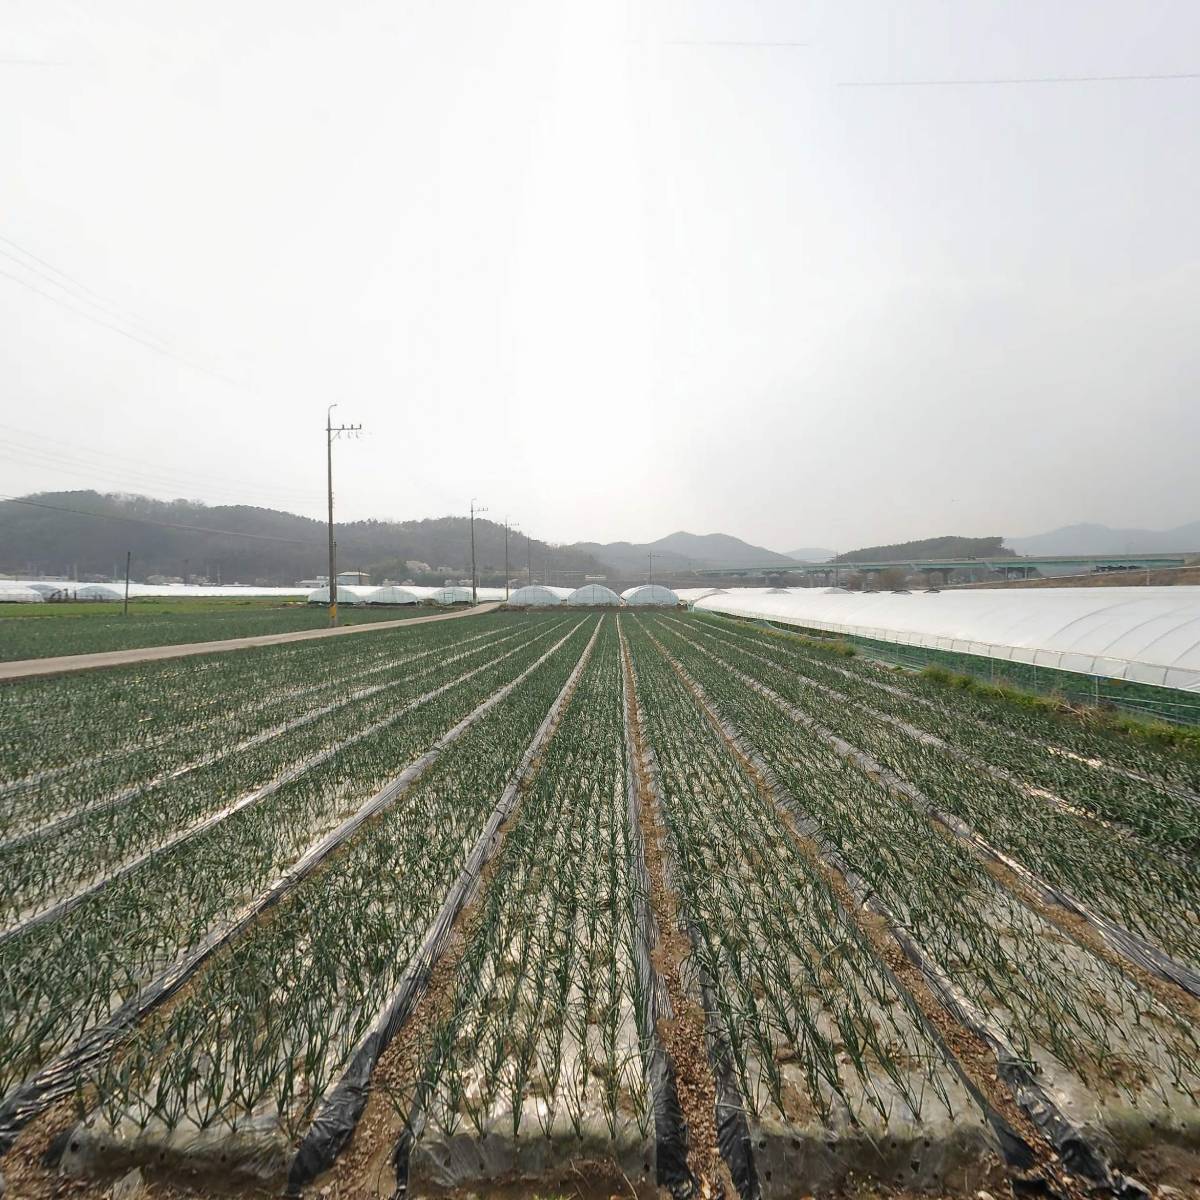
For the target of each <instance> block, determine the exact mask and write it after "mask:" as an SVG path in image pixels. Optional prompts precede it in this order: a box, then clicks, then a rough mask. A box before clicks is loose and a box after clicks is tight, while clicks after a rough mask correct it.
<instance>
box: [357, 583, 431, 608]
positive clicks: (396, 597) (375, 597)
mask: <svg viewBox="0 0 1200 1200" xmlns="http://www.w3.org/2000/svg"><path fill="white" fill-rule="evenodd" d="M341 590H342V589H341V586H340V585H339V586H338V592H339V594H340V593H341ZM425 590H426V589H421V590H420V591H418V589H416V588H406V587H398V586H396V585H395V584H387V585H386V586H384V587H377V588H372V589H371V594H370V595H369V596H368V597H367V603H368V604H420V603H421V601H422V600H424V599H425V595H424V592H425Z"/></svg>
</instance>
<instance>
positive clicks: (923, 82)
mask: <svg viewBox="0 0 1200 1200" xmlns="http://www.w3.org/2000/svg"><path fill="white" fill-rule="evenodd" d="M1171 79H1200V71H1195V72H1187V73H1181V74H1176V75H1041V76H1031V77H1030V78H1027V79H1015V78H1014V79H855V80H848V81H846V82H843V83H839V84H838V87H858V88H885V87H984V86H992V85H996V84H1008V83H1142V82H1147V81H1151V80H1171Z"/></svg>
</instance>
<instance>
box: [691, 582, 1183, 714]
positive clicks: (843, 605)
mask: <svg viewBox="0 0 1200 1200" xmlns="http://www.w3.org/2000/svg"><path fill="white" fill-rule="evenodd" d="M695 608H696V610H697V611H700V612H718V613H726V614H728V615H730V616H740V617H756V618H760V619H766V620H771V621H779V622H782V623H784V624H788V625H798V626H803V627H806V628H810V629H821V630H828V631H829V632H832V633H847V634H853V635H856V636H858V637H867V638H873V639H876V640H878V641H884V642H898V643H902V644H906V645H913V646H925V647H929V648H932V649H937V650H952V651H956V652H959V653H964V654H979V655H984V656H987V657H990V658H999V659H1008V660H1011V661H1013V662H1022V663H1028V664H1033V665H1036V666H1039V667H1053V668H1056V669H1057V670H1060V671H1077V672H1080V673H1083V674H1089V675H1105V676H1110V677H1112V678H1116V679H1129V680H1133V681H1136V682H1138V683H1149V684H1160V685H1163V686H1166V687H1173V688H1181V689H1183V690H1185V691H1197V692H1200V587H1182V586H1177V587H1129V588H1125V587H1076V588H994V589H988V588H971V589H962V590H947V591H942V592H913V593H895V592H837V591H834V590H825V589H816V588H813V589H803V588H802V589H797V590H795V591H792V592H788V593H786V594H782V595H769V594H765V593H757V594H745V593H741V594H739V593H738V592H728V593H726V594H724V595H713V596H709V597H707V598H705V599H702V600H699V601H697V602H696V605H695Z"/></svg>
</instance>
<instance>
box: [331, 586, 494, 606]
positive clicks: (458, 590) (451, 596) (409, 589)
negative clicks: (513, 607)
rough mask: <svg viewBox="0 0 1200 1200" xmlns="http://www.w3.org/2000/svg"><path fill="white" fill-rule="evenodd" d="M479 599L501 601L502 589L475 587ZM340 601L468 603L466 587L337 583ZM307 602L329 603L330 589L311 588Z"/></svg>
mask: <svg viewBox="0 0 1200 1200" xmlns="http://www.w3.org/2000/svg"><path fill="white" fill-rule="evenodd" d="M475 591H476V594H477V595H478V597H479V599H480V600H503V599H504V589H503V588H496V587H481V588H476V589H475ZM337 599H338V603H339V604H387V605H397V604H470V603H471V589H470V588H469V587H458V586H455V587H437V588H435V587H417V586H415V585H405V586H400V585H399V584H384V585H383V586H381V587H365V586H362V585H360V584H346V583H340V584H338V590H337ZM308 603H309V604H328V603H329V589H328V588H327V587H319V588H314V589H313V590H312V591H311V592H309V593H308Z"/></svg>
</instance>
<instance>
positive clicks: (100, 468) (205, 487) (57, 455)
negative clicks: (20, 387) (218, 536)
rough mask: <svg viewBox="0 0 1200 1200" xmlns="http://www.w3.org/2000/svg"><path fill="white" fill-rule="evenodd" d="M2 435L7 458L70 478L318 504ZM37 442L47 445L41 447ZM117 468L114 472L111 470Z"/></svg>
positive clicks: (10, 432) (288, 493) (14, 431)
mask: <svg viewBox="0 0 1200 1200" xmlns="http://www.w3.org/2000/svg"><path fill="white" fill-rule="evenodd" d="M0 435H3V438H4V441H5V442H7V443H9V444H10V445H11V446H12V448H13V450H14V451H15V452H16V453H9V454H8V455H7V456H8V457H9V458H12V459H14V460H15V461H18V462H19V461H22V456H26V457H33V458H36V459H39V460H41V461H40V462H39V463H38V465H41V466H45V465H50V466H53V467H55V468H57V469H60V470H64V471H66V472H68V473H70V474H76V475H78V474H81V473H82V474H85V475H90V476H91V477H93V478H94V477H96V476H97V475H100V476H103V477H104V478H107V479H113V480H116V481H118V482H132V483H133V485H134V486H138V487H159V488H163V487H166V488H175V489H180V490H186V489H189V488H191V489H197V490H202V491H206V492H209V493H210V494H211V493H213V492H221V493H228V494H230V495H232V496H234V498H235V500H239V501H243V502H244V501H245V500H246V498H247V495H248V494H249V495H251V496H253V495H260V496H264V497H268V498H270V499H272V500H274V501H275V502H276V503H292V504H295V503H306V502H309V503H310V502H312V501H314V500H316V499H317V498H318V496H319V493H317V492H313V491H307V490H305V489H303V488H282V487H280V488H275V487H268V488H263V487H259V486H257V485H255V484H253V483H246V482H245V481H244V480H235V479H229V478H217V477H216V476H208V475H201V474H199V473H197V472H189V471H177V470H174V469H166V470H158V469H155V468H153V467H150V468H147V466H146V463H145V461H144V460H143V459H132V458H129V457H127V456H125V455H121V454H116V453H111V452H109V451H106V450H87V449H82V448H80V447H76V446H73V445H71V443H69V442H65V441H62V440H60V439H57V438H47V437H45V436H44V435H41V434H36V433H33V432H32V431H31V430H24V429H19V428H17V427H16V426H12V425H6V424H4V423H3V422H0ZM38 442H45V443H47V445H46V446H39V445H38V444H37V443H38ZM5 453H6V450H5V446H4V444H3V442H0V455H3V454H5ZM114 466H115V468H116V469H115V471H114V470H112V468H113V467H114Z"/></svg>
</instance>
